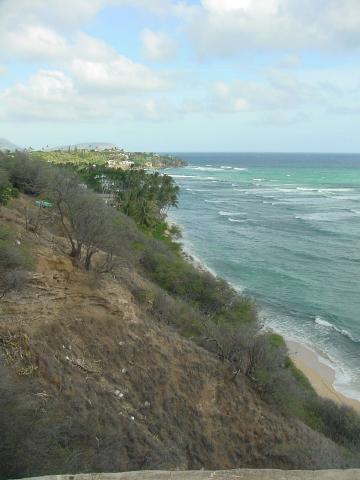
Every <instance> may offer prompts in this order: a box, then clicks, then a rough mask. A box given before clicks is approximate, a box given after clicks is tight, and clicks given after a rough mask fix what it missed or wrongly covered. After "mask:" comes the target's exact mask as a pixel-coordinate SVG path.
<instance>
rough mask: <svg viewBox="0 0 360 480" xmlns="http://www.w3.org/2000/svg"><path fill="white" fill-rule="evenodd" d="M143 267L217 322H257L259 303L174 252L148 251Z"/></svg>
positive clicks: (159, 283) (155, 278) (151, 276)
mask: <svg viewBox="0 0 360 480" xmlns="http://www.w3.org/2000/svg"><path fill="white" fill-rule="evenodd" d="M141 265H142V266H143V268H144V269H145V271H146V272H147V274H148V275H149V276H150V278H151V280H153V281H154V282H156V283H157V284H158V285H159V286H160V287H161V288H163V289H164V290H166V291H167V292H168V293H170V294H173V295H175V296H177V297H180V298H181V299H183V300H184V301H187V302H190V303H191V304H192V305H193V306H194V307H196V308H199V310H200V311H201V312H202V313H203V314H205V315H209V316H211V317H212V318H213V320H214V322H215V323H219V324H220V323H224V322H228V323H237V324H241V323H247V322H253V321H256V320H257V315H256V308H255V304H254V302H253V301H252V300H250V299H248V298H246V297H242V296H240V295H239V294H238V293H237V292H235V290H234V289H232V288H231V287H230V286H229V285H228V284H227V283H226V282H225V281H224V280H222V279H220V278H216V277H214V276H213V275H211V274H210V273H209V272H206V271H201V270H198V269H197V268H195V267H194V266H193V265H191V264H190V263H188V262H187V261H185V260H184V259H183V258H182V257H181V256H180V255H177V254H175V253H172V252H170V251H166V252H158V251H157V249H155V248H152V249H149V248H147V249H146V250H145V251H144V253H143V255H142V257H141Z"/></svg>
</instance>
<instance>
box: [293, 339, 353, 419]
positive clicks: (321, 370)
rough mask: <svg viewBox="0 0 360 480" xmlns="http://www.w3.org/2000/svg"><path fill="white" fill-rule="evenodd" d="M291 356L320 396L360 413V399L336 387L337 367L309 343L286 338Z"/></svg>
mask: <svg viewBox="0 0 360 480" xmlns="http://www.w3.org/2000/svg"><path fill="white" fill-rule="evenodd" d="M285 341H286V345H287V348H288V351H289V356H290V358H291V360H292V361H293V362H294V364H295V366H296V368H298V369H299V370H300V371H301V372H302V373H303V374H304V375H305V376H306V377H307V379H308V380H309V381H310V383H311V385H312V386H313V388H314V390H315V391H316V393H317V394H318V395H319V396H320V397H324V398H328V399H330V400H333V401H334V402H335V403H337V404H338V405H346V406H348V407H352V408H353V409H354V410H355V411H356V412H357V413H360V401H358V400H355V399H353V398H349V397H346V396H345V395H344V394H342V393H340V392H339V391H338V390H336V389H335V387H334V382H335V378H336V372H335V369H334V368H332V367H330V366H329V365H326V364H325V363H323V362H321V361H320V359H319V355H318V354H317V353H316V352H315V351H314V350H312V349H311V348H310V347H308V346H307V345H304V344H303V343H300V342H298V341H296V340H293V339H289V338H286V339H285Z"/></svg>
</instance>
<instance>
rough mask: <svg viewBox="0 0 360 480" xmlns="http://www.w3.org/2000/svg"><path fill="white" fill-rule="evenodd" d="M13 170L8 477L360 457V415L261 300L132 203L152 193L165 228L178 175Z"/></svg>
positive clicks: (3, 259) (24, 160)
mask: <svg viewBox="0 0 360 480" xmlns="http://www.w3.org/2000/svg"><path fill="white" fill-rule="evenodd" d="M0 168H1V169H2V171H4V172H6V173H4V174H3V178H5V183H3V185H5V187H6V188H11V189H13V190H14V189H16V190H17V191H19V192H21V195H20V197H19V198H18V199H15V200H12V201H11V202H10V207H11V208H6V207H5V206H2V207H0V224H1V229H2V230H1V231H0V269H2V270H1V271H0V273H1V274H2V278H4V274H5V273H6V275H10V274H11V273H15V272H24V275H23V281H21V282H18V283H17V284H16V285H14V287H12V286H11V285H12V284H11V283H9V284H10V288H6V289H4V288H3V290H2V292H3V298H2V301H1V305H0V309H1V311H0V353H1V355H0V368H1V374H2V377H1V378H2V380H1V385H0V389H1V392H0V393H1V395H0V398H1V400H0V402H1V403H0V412H1V413H0V429H1V431H2V432H3V434H2V435H3V438H2V444H1V446H0V456H1V458H2V462H1V469H0V474H1V475H0V476H2V477H3V478H8V477H11V478H14V477H21V476H32V475H40V474H60V473H76V472H80V471H82V472H93V471H121V470H138V469H151V468H183V469H187V468H189V469H197V468H202V467H205V468H215V469H220V468H235V467H263V468H264V467H268V468H270V467H280V468H284V467H288V468H301V469H306V468H326V467H329V468H335V467H339V468H342V467H347V466H359V465H360V457H359V450H360V419H359V417H358V416H357V415H356V414H355V412H353V411H352V410H351V409H349V408H346V407H340V406H337V405H335V404H333V403H332V402H329V401H327V400H324V399H321V398H319V397H318V396H317V395H316V394H315V392H314V391H313V389H312V388H311V386H310V384H309V383H308V382H307V380H306V379H305V378H304V377H303V376H302V375H301V374H300V372H298V371H297V370H296V369H295V367H294V366H293V364H292V363H291V361H290V360H289V359H288V356H287V350H286V347H285V344H284V342H283V340H282V338H281V337H279V336H278V335H274V334H271V333H269V332H265V331H263V329H262V325H261V324H260V323H259V320H258V317H257V313H256V306H255V304H254V302H253V301H252V299H249V298H247V297H244V296H242V295H239V294H238V293H237V292H236V291H234V289H233V288H232V287H231V286H229V285H228V284H227V283H226V282H225V281H223V280H221V279H219V278H216V277H214V276H212V275H211V274H210V273H208V272H205V271H202V270H199V269H197V268H195V267H194V266H193V265H191V264H190V263H189V262H188V261H187V260H186V259H185V258H184V257H183V256H182V254H181V251H180V250H179V248H178V247H176V245H175V243H174V242H173V241H172V240H171V239H170V238H169V237H167V240H166V242H164V241H163V240H161V239H159V238H158V237H160V238H162V236H163V235H164V232H163V233H162V235H160V236H159V235H158V228H157V224H152V223H151V222H150V223H149V222H146V221H144V218H146V216H145V217H140V216H138V215H137V214H136V215H135V214H133V213H132V212H131V211H130V210H129V211H126V208H125V207H124V205H127V208H129V209H131V208H133V207H134V205H133V204H135V205H138V207H137V208H140V205H141V202H140V201H139V203H137V202H138V198H139V196H140V197H141V195H140V194H141V192H142V191H144V197H143V198H144V204H145V203H150V204H151V203H152V202H153V203H154V213H153V217H152V218H158V221H159V222H162V223H164V215H165V212H166V206H167V205H173V204H176V194H177V191H174V190H173V189H172V188H171V187H173V185H172V184H171V182H170V181H169V180H167V179H166V177H162V176H159V175H153V176H151V175H148V176H146V177H145V175H146V174H143V173H141V172H136V173H133V172H132V173H129V174H126V175H125V174H123V172H121V173H120V174H116V175H115V174H114V172H113V171H112V170H111V171H107V170H105V173H104V171H103V170H102V172H103V173H102V174H101V175H103V174H104V175H105V177H102V176H101V177H100V178H101V182H99V181H98V172H97V171H96V170H95V171H92V170H91V171H90V172H89V171H88V170H85V171H84V170H82V171H80V172H78V173H79V174H80V176H78V175H77V174H76V173H74V171H73V169H71V171H69V169H67V168H63V167H61V168H56V167H54V166H52V165H51V164H49V163H45V162H43V161H42V160H38V159H36V158H35V157H34V156H31V157H28V156H26V155H25V154H21V153H16V154H15V155H10V156H8V155H1V157H0ZM106 175H107V176H106ZM85 177H86V178H85ZM164 178H165V179H166V180H164ZM85 180H86V182H87V184H89V185H90V184H92V186H93V187H94V188H95V191H92V190H91V189H89V188H84V181H85ZM109 182H111V189H113V193H114V199H115V202H111V205H109V204H106V203H105V202H104V200H103V198H102V197H101V196H100V195H99V193H97V192H96V190H99V189H101V188H102V187H103V186H104V185H105V186H106V185H108V184H109ZM144 182H149V183H145V184H144ZM0 188H1V186H0ZM16 190H14V191H16ZM39 199H42V200H46V201H47V204H49V205H50V206H51V208H44V204H43V203H41V202H40V203H39V202H38V203H36V201H38V200H39ZM9 200H10V198H8V197H6V199H5V200H4V201H3V204H5V203H8V201H9ZM116 207H117V208H116ZM125 213H128V214H130V216H131V217H132V218H130V216H129V215H125ZM135 222H137V224H138V225H137V224H136V223H135ZM139 226H140V227H141V228H139ZM1 232H2V233H1ZM30 253H31V255H32V257H33V260H32V261H31V260H30V259H29V257H30ZM31 269H34V271H31ZM20 288H23V290H22V293H21V294H19V293H18V291H19V289H20Z"/></svg>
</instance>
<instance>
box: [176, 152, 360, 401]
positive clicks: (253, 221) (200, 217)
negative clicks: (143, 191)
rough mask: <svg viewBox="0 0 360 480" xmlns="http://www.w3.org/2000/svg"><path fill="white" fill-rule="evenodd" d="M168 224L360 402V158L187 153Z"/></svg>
mask: <svg viewBox="0 0 360 480" xmlns="http://www.w3.org/2000/svg"><path fill="white" fill-rule="evenodd" d="M182 157H183V158H185V159H186V160H187V161H188V162H189V166H188V167H185V168H181V169H172V170H170V171H167V173H170V174H171V175H173V177H174V179H175V180H176V181H177V183H178V184H179V185H180V186H181V195H180V202H179V208H178V209H176V210H173V211H171V212H170V218H171V219H172V220H174V221H175V222H177V223H178V224H180V225H181V226H182V229H183V243H184V245H185V247H186V248H187V249H188V250H190V251H191V252H192V254H193V255H194V256H195V257H197V258H198V259H199V260H200V261H202V262H203V263H204V264H205V265H206V266H207V267H208V268H209V269H210V270H212V271H213V272H214V273H216V274H217V275H220V276H222V277H223V278H225V279H226V280H228V281H229V282H230V283H232V284H233V285H234V287H235V288H237V289H239V290H241V291H242V292H244V293H246V294H250V295H253V296H254V297H255V298H256V300H257V303H258V305H259V308H260V314H261V317H262V319H263V321H264V323H265V324H266V325H267V326H269V327H271V328H273V329H275V330H277V331H279V332H280V333H282V334H284V335H285V336H287V337H289V338H293V339H295V340H299V341H301V342H303V343H306V344H307V345H309V346H311V347H313V348H315V349H316V350H317V351H318V352H321V354H322V357H323V359H325V360H324V361H326V362H330V363H331V364H332V365H333V366H334V367H335V368H336V372H337V376H336V383H335V387H336V388H337V389H338V390H339V391H342V392H343V393H345V394H346V395H348V396H350V397H352V398H358V399H360V295H359V294H360V155H343V156H342V155H310V154H306V155H300V154H299V155H295V154H294V155H285V154H280V155H277V154H182Z"/></svg>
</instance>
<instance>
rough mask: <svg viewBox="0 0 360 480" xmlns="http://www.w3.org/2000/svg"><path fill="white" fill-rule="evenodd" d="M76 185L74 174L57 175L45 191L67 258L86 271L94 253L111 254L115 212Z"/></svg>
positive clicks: (77, 180)
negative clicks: (55, 218) (47, 192)
mask: <svg viewBox="0 0 360 480" xmlns="http://www.w3.org/2000/svg"><path fill="white" fill-rule="evenodd" d="M79 184H80V179H79V178H78V177H77V176H76V175H71V174H64V173H63V172H58V173H57V174H56V175H55V176H54V177H53V179H52V182H51V185H50V188H49V191H50V195H51V197H52V199H53V202H54V207H55V211H56V213H57V214H58V216H59V220H60V225H61V228H62V230H63V233H64V236H65V237H66V239H67V241H68V243H69V246H70V256H71V257H72V258H75V259H76V260H78V261H82V262H83V264H84V266H85V268H86V270H90V268H91V262H92V258H93V256H94V255H95V253H96V252H97V251H99V250H102V249H103V250H106V251H107V252H108V253H109V254H110V253H111V250H110V247H111V243H112V242H113V241H114V236H113V232H112V230H113V220H114V214H115V212H114V210H113V209H112V208H111V207H109V206H107V205H105V204H104V203H103V202H102V201H101V199H100V198H99V196H98V195H96V194H95V193H93V192H90V191H87V190H84V189H82V188H81V187H80V186H79Z"/></svg>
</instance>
